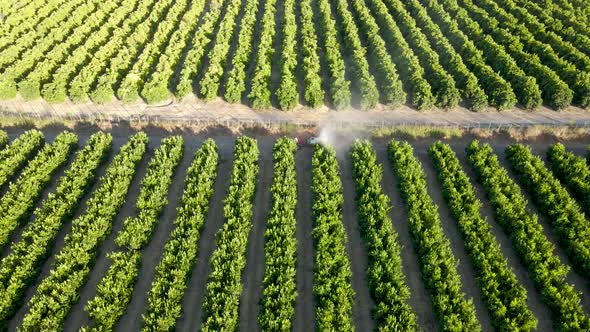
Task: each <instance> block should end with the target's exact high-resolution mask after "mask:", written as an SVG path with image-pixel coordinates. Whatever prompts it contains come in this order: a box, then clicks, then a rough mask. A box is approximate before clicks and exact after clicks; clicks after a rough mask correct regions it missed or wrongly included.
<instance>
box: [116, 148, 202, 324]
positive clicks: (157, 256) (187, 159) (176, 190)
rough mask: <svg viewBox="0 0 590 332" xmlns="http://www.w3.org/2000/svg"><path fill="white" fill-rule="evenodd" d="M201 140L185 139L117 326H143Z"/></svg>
mask: <svg viewBox="0 0 590 332" xmlns="http://www.w3.org/2000/svg"><path fill="white" fill-rule="evenodd" d="M198 144H199V143H198V142H185V146H184V155H183V158H182V160H181V161H180V163H179V164H178V167H177V168H176V171H175V172H174V176H173V177H172V183H171V184H170V188H169V190H168V205H167V206H166V207H165V208H164V210H163V211H162V214H161V215H160V217H159V218H158V221H159V222H158V225H157V226H156V229H155V230H154V233H153V236H152V238H151V240H150V242H149V243H148V245H147V246H146V247H145V248H144V249H143V250H142V254H141V265H140V269H139V273H138V276H139V278H138V279H137V282H136V283H135V287H134V288H133V294H132V298H131V301H130V302H129V304H128V305H127V310H126V312H125V314H124V315H123V316H122V317H121V319H120V320H119V322H118V323H117V325H116V330H120V331H139V330H140V329H141V327H142V324H143V319H142V317H141V315H143V314H144V313H145V312H146V310H147V306H148V292H149V290H150V289H151V285H152V281H153V280H154V277H155V274H156V267H157V266H158V264H159V263H160V260H161V259H162V255H163V253H164V245H165V244H166V242H167V241H168V238H169V236H170V233H171V232H172V230H173V229H174V227H175V226H174V220H175V219H176V208H177V207H178V205H179V204H180V199H181V197H182V193H183V191H184V179H185V176H186V171H187V169H188V168H189V166H190V164H191V163H192V160H193V154H194V152H195V150H196V148H197V147H198V146H197V145H198Z"/></svg>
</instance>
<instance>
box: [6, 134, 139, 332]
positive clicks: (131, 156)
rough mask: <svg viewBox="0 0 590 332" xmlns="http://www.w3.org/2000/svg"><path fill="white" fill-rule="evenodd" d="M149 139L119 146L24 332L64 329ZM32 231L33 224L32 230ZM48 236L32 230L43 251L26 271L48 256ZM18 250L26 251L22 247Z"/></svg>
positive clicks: (31, 307) (32, 303)
mask: <svg viewBox="0 0 590 332" xmlns="http://www.w3.org/2000/svg"><path fill="white" fill-rule="evenodd" d="M147 141H148V138H147V135H145V134H143V133H139V134H136V135H133V136H132V137H131V138H130V139H129V142H128V143H127V144H125V145H124V146H123V147H121V149H120V151H119V153H118V154H117V155H116V156H115V157H114V159H113V161H112V162H111V163H110V165H109V167H108V168H107V169H106V173H105V175H104V176H102V177H101V179H100V180H99V186H98V188H97V189H96V190H95V191H94V192H93V193H92V196H91V197H90V198H89V200H88V201H87V202H86V210H85V211H84V212H83V213H82V214H81V215H80V216H79V217H78V218H76V219H75V220H74V221H72V230H71V232H70V233H69V234H68V235H67V236H66V238H65V245H64V247H63V248H62V249H61V250H60V252H59V253H58V254H57V255H56V256H55V257H56V258H55V262H54V263H53V269H52V270H51V272H50V273H49V275H48V276H47V277H46V278H45V279H43V280H42V281H41V283H40V284H39V286H38V287H37V289H36V291H35V293H34V295H33V297H32V298H31V299H30V300H29V302H28V304H27V307H28V309H27V313H26V315H25V317H24V319H23V325H22V328H23V329H24V330H61V329H62V328H63V322H64V320H65V317H66V316H67V314H68V313H69V311H70V310H71V308H72V306H73V305H74V303H75V302H76V301H77V300H78V298H79V295H80V291H81V288H82V286H83V285H84V283H85V281H86V280H87V278H88V275H89V273H90V270H91V269H92V267H93V265H94V261H95V258H96V256H97V254H98V248H99V247H100V245H101V244H102V243H103V242H104V240H105V239H106V237H107V236H108V235H109V234H110V231H111V229H112V224H113V220H114V218H115V216H116V215H117V213H118V211H119V209H120V208H121V206H122V205H123V203H124V202H125V197H126V196H127V192H128V190H129V186H130V184H131V180H132V178H133V175H134V174H135V171H136V168H137V166H138V163H139V161H140V160H141V158H142V156H143V154H144V152H145V151H146V148H147ZM48 220H50V219H48ZM54 221H55V220H54ZM53 227H55V226H54V225H52V224H50V223H47V224H39V229H42V230H48V231H49V230H50V229H52V228H53ZM32 230H33V228H31V232H32ZM37 230H38V229H37ZM49 234H50V233H47V234H43V233H42V234H37V235H38V236H36V234H33V233H29V234H28V237H29V238H30V239H34V241H35V242H36V243H37V245H38V246H39V248H40V249H38V250H35V255H34V256H30V257H28V258H29V259H27V260H22V263H21V264H22V267H23V269H25V268H27V269H33V270H34V269H35V268H33V267H32V266H34V265H37V264H40V263H41V261H42V258H43V257H46V256H47V253H48V251H47V250H49V249H45V251H43V247H45V248H47V244H48V243H51V242H52V241H53V238H54V237H55V235H53V236H50V235H49ZM23 243H24V242H23ZM16 246H25V244H16ZM27 249H28V248H27ZM19 250H21V251H22V250H23V248H21V249H19ZM26 264H29V265H26ZM15 285H17V284H16V283H15ZM13 287H15V286H13ZM17 303H18V302H17Z"/></svg>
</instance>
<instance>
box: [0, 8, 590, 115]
mask: <svg viewBox="0 0 590 332" xmlns="http://www.w3.org/2000/svg"><path fill="white" fill-rule="evenodd" d="M0 14H1V15H0V18H1V19H0V99H3V100H18V101H33V100H38V99H43V100H45V101H47V102H50V103H56V104H70V102H73V103H78V104H81V103H94V104H112V103H113V102H115V101H117V100H118V101H122V102H124V103H126V104H134V103H136V102H145V103H147V104H156V105H160V104H162V103H164V102H166V103H167V102H170V101H179V102H180V101H185V102H186V101H187V100H188V101H191V102H193V103H196V102H205V103H211V105H219V103H220V102H223V103H224V104H225V105H228V104H227V103H229V104H241V105H245V106H247V107H250V108H252V109H255V110H266V109H269V108H272V109H281V110H293V109H316V108H325V107H327V108H329V109H337V110H340V109H351V108H352V109H362V110H370V109H387V110H395V109H399V108H400V107H406V106H409V107H411V108H412V109H417V110H432V109H456V108H467V109H470V110H473V111H480V110H487V109H492V110H494V109H496V110H508V109H515V108H519V109H525V110H537V109H547V108H549V109H553V110H562V109H567V108H573V109H580V108H581V109H585V108H587V107H588V106H589V105H590V23H588V22H590V11H589V9H588V3H587V2H586V1H584V0H544V1H536V0H410V1H401V0H302V1H293V0H283V1H277V0H263V1H258V0H176V1H173V0H128V1H123V0H105V1H98V0H72V1H64V0H47V1H44V0H23V1H8V0H2V1H0ZM195 98H196V100H195ZM215 107H217V106H215Z"/></svg>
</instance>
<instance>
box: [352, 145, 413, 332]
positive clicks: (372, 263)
mask: <svg viewBox="0 0 590 332" xmlns="http://www.w3.org/2000/svg"><path fill="white" fill-rule="evenodd" d="M350 155H351V158H352V166H353V170H354V175H355V180H356V192H357V195H356V200H357V214H358V218H359V223H360V226H361V227H360V228H361V231H362V235H363V238H364V240H365V246H366V247H367V251H368V253H369V266H368V269H367V279H368V282H369V288H370V289H371V296H372V298H373V300H374V301H375V307H374V308H373V318H374V319H375V321H376V322H377V329H378V330H380V331H381V330H383V331H416V330H417V328H418V325H417V318H416V315H415V314H414V312H412V308H411V307H410V306H409V304H408V303H407V302H408V300H409V298H410V290H409V288H408V286H407V285H406V283H405V280H404V273H403V270H402V260H401V248H400V246H399V244H398V243H397V233H396V232H395V230H394V229H393V227H392V222H391V219H390V218H389V216H388V210H389V198H388V197H387V196H386V195H385V194H383V192H382V190H381V184H380V182H381V174H382V173H383V169H382V168H381V165H379V164H378V163H377V155H376V154H375V151H373V148H372V147H371V143H370V142H369V141H356V142H355V143H354V144H353V145H352V147H351V149H350Z"/></svg>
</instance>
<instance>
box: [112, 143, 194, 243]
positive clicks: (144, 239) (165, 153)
mask: <svg viewBox="0 0 590 332" xmlns="http://www.w3.org/2000/svg"><path fill="white" fill-rule="evenodd" d="M183 145H184V142H183V139H182V137H180V136H171V137H167V138H165V139H163V140H162V143H161V145H160V147H159V148H158V149H157V150H156V153H155V155H154V157H153V158H152V160H151V161H150V163H149V165H148V168H147V172H146V175H145V177H144V178H143V180H142V181H141V190H140V192H139V197H138V198H137V201H136V202H135V207H136V208H137V215H136V216H135V217H131V218H127V219H125V221H124V222H123V229H122V230H121V231H120V232H119V234H118V235H117V239H116V242H117V245H119V246H120V247H123V248H127V249H130V250H139V249H142V248H143V247H144V246H145V245H146V244H147V243H148V242H149V239H150V238H151V235H152V232H153V231H154V228H155V227H156V226H157V223H158V216H159V215H160V213H161V212H162V210H163V209H164V207H165V206H166V205H167V204H168V199H167V198H166V197H167V196H168V188H169V187H170V184H171V183H172V175H174V170H175V169H176V167H177V166H178V163H179V162H180V159H182V155H183Z"/></svg>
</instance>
